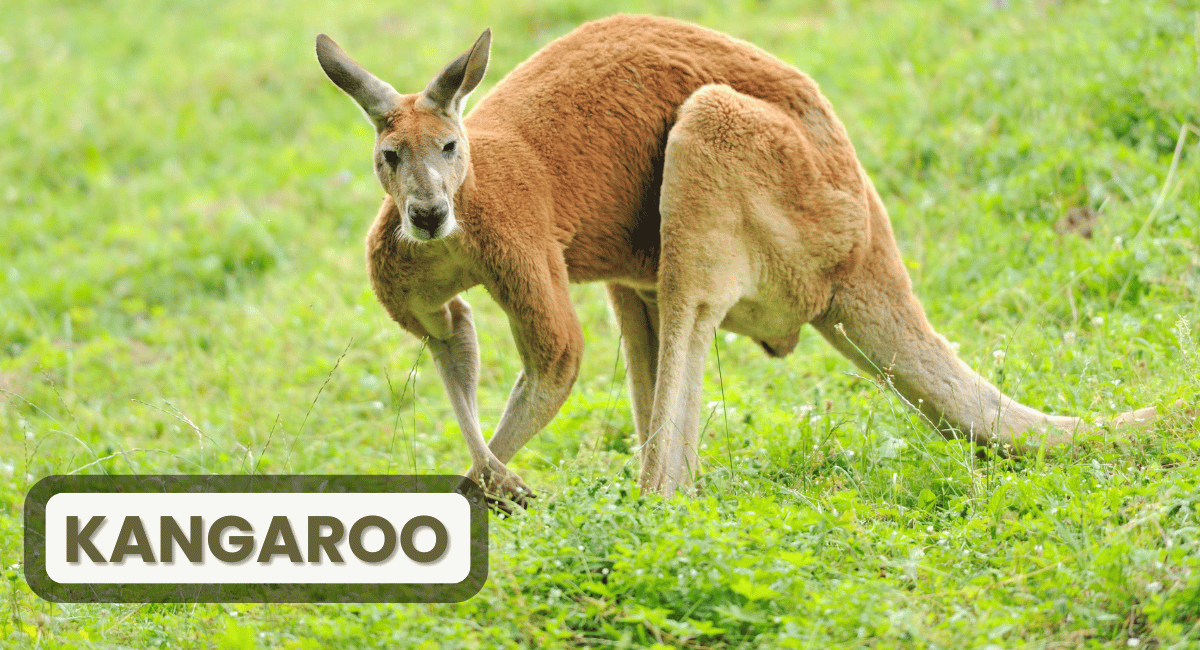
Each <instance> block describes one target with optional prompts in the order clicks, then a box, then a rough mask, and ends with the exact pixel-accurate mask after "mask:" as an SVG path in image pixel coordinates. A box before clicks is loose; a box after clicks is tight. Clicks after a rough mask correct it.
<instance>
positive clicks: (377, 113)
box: [317, 34, 400, 129]
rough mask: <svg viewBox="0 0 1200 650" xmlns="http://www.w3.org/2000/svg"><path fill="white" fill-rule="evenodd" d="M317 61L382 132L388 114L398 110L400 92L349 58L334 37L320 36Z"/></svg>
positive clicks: (331, 79) (330, 78) (318, 38)
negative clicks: (334, 40)
mask: <svg viewBox="0 0 1200 650" xmlns="http://www.w3.org/2000/svg"><path fill="white" fill-rule="evenodd" d="M317 61H319V62H320V63H321V69H323V70H324V71H325V74H326V75H327V76H328V77H329V80H330V81H332V82H333V83H334V84H336V85H337V87H338V88H341V89H342V90H343V91H345V93H346V94H347V95H350V97H352V98H354V101H356V102H358V105H359V106H362V109H363V111H364V112H365V113H366V114H367V118H368V119H370V120H371V122H372V123H373V124H374V125H375V128H376V129H381V128H383V126H384V125H385V124H386V123H387V119H386V117H387V115H388V113H390V112H391V111H392V110H393V109H395V108H396V103H397V102H399V100H400V93H398V92H396V89H395V88H392V87H391V86H389V85H388V84H387V83H386V82H384V81H382V80H380V79H379V78H378V77H376V76H375V75H373V74H371V73H370V72H367V70H366V68H364V67H362V66H361V65H359V64H358V63H356V62H355V61H354V59H352V58H350V55H349V54H346V52H345V51H344V50H342V48H340V47H338V44H337V43H335V42H333V39H332V38H329V37H328V36H326V35H324V34H319V35H318V36H317Z"/></svg>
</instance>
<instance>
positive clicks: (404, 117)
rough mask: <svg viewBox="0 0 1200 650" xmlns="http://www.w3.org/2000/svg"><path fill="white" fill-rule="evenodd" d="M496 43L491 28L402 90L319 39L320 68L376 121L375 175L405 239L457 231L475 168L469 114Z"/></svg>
mask: <svg viewBox="0 0 1200 650" xmlns="http://www.w3.org/2000/svg"><path fill="white" fill-rule="evenodd" d="M491 44H492V32H491V30H490V29H489V30H484V32H483V34H481V35H480V36H479V38H478V39H477V40H476V41H475V44H474V45H472V46H471V49H469V50H467V51H466V52H463V53H462V54H461V55H460V56H459V57H458V58H456V59H454V60H453V61H451V62H450V63H449V64H448V65H447V66H446V67H445V68H443V69H442V71H441V72H439V73H438V74H437V76H435V77H434V78H433V80H432V81H430V82H429V85H428V86H426V87H425V90H423V91H421V92H419V93H416V94H414V95H401V94H400V93H397V92H396V90H395V89H394V88H392V87H391V86H390V85H388V84H387V83H386V82H384V81H381V80H380V79H379V78H378V77H376V76H375V75H373V74H371V73H370V72H368V71H367V70H366V69H365V68H363V67H362V66H361V65H359V64H358V63H356V62H355V61H354V59H351V58H350V55H348V54H346V52H345V51H343V50H342V48H340V47H338V44H337V43H334V42H333V39H331V38H329V37H328V36H325V35H324V34H322V35H320V36H318V37H317V60H318V61H320V63H321V68H322V69H323V70H324V71H325V74H326V75H328V76H329V79H330V80H331V81H333V83H334V84H336V85H337V87H338V88H341V89H342V90H343V91H345V93H346V94H348V95H350V97H352V98H354V101H356V102H358V104H359V106H361V107H362V109H363V112H365V113H366V114H367V118H368V119H370V120H371V122H372V123H374V124H375V174H376V176H378V177H379V182H380V184H381V185H383V189H384V190H386V191H387V193H388V194H390V195H391V197H392V199H393V200H395V202H396V208H397V209H398V210H400V215H401V219H402V221H401V226H400V233H399V235H400V236H401V237H404V238H407V239H409V240H411V241H415V242H426V241H429V240H431V239H439V238H441V237H445V236H447V235H449V234H451V233H453V232H454V229H455V227H456V225H457V221H455V219H454V196H455V194H456V193H457V192H458V188H459V187H461V186H462V184H463V181H464V180H466V178H467V170H468V168H469V166H470V160H469V158H468V156H467V153H468V152H467V137H466V136H467V133H466V130H465V129H463V125H462V112H463V107H464V106H465V105H466V102H467V96H468V95H470V94H471V91H473V90H475V87H476V86H478V85H479V82H480V81H482V80H483V74H484V72H486V71H487V63H488V56H489V54H490V49H491Z"/></svg>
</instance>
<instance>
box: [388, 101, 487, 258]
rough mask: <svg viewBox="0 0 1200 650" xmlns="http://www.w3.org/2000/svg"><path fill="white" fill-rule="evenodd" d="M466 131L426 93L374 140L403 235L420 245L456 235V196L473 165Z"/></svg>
mask: <svg viewBox="0 0 1200 650" xmlns="http://www.w3.org/2000/svg"><path fill="white" fill-rule="evenodd" d="M466 135H467V134H466V131H465V130H464V129H463V126H462V119H461V118H459V116H458V114H456V113H446V112H444V111H441V110H439V109H438V108H437V107H435V106H433V105H432V104H431V103H430V102H429V101H427V100H425V99H423V97H422V95H411V96H407V97H405V98H403V100H402V101H401V107H400V108H399V109H398V110H397V111H395V112H394V113H393V115H392V117H391V118H390V119H389V120H388V123H387V126H386V128H384V129H383V130H381V131H380V132H379V133H378V135H377V136H376V138H375V175H376V176H378V177H379V183H380V184H381V185H382V186H383V189H384V190H386V191H387V193H388V194H390V195H391V196H392V199H394V200H395V202H396V208H397V209H398V210H399V211H400V216H401V219H402V225H401V229H400V235H401V236H402V237H405V238H409V239H412V240H414V241H417V242H424V241H429V240H431V239H439V238H441V237H445V236H447V235H449V234H451V233H453V232H454V230H455V228H456V227H457V224H458V222H457V221H456V220H455V218H454V196H455V194H456V193H457V192H458V188H459V187H461V186H462V184H463V181H464V180H465V179H466V177H467V167H468V165H469V164H470V163H469V158H468V155H467V154H468V147H467V137H466Z"/></svg>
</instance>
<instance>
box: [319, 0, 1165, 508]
mask: <svg viewBox="0 0 1200 650" xmlns="http://www.w3.org/2000/svg"><path fill="white" fill-rule="evenodd" d="M490 47H491V31H490V30H486V31H484V32H483V34H482V35H480V37H479V39H478V40H477V41H476V42H475V44H474V45H473V46H471V48H470V49H468V50H467V51H466V52H464V53H463V54H462V55H461V56H459V57H458V58H456V59H454V60H453V61H452V62H451V63H450V64H449V65H447V66H446V67H445V68H444V69H443V70H442V71H441V72H439V73H438V74H437V75H436V76H435V77H434V78H433V80H432V81H430V82H429V84H428V85H427V86H426V87H425V89H424V90H422V91H420V92H418V93H415V94H408V95H402V94H399V93H398V92H396V91H395V90H394V89H393V88H392V87H391V86H390V85H388V84H387V83H385V82H383V81H381V80H380V79H379V78H377V77H376V76H374V75H373V74H371V73H370V72H368V71H367V70H366V69H364V68H363V67H362V66H360V65H359V64H357V63H356V62H355V61H354V60H353V59H351V58H350V57H349V56H348V55H347V54H346V53H345V52H344V51H343V50H342V49H341V48H340V47H339V46H338V45H337V44H336V43H334V41H333V40H331V39H330V38H329V37H327V36H325V35H320V36H318V37H317V42H316V50H317V58H318V60H319V62H320V64H321V67H322V68H323V69H324V71H325V73H326V74H327V75H328V77H329V78H330V80H332V81H333V83H334V84H336V85H337V86H338V87H339V88H341V89H342V90H343V91H345V92H346V93H347V94H348V95H350V96H351V97H352V98H353V99H354V100H355V101H356V102H357V103H358V104H359V105H360V106H361V107H362V109H363V111H364V112H365V113H366V115H367V117H368V118H369V119H370V121H371V122H372V123H373V124H374V125H375V129H376V136H375V171H376V173H377V175H378V178H379V181H380V183H381V184H382V186H383V189H384V190H385V191H386V195H385V196H384V198H383V205H382V206H381V207H380V209H379V212H378V215H377V216H376V218H375V222H374V224H373V225H372V226H371V228H370V232H369V234H368V235H367V242H366V248H367V260H368V270H369V274H370V279H371V285H372V287H373V289H374V291H375V294H376V296H377V297H378V299H379V302H380V303H381V304H382V305H383V307H384V309H386V310H387V312H388V314H389V315H390V316H391V317H392V319H393V320H395V321H396V322H397V323H398V324H399V325H400V326H401V327H402V328H403V329H405V330H407V331H409V332H411V333H412V334H414V335H416V336H417V337H420V338H422V339H425V340H426V341H427V342H428V347H429V349H430V350H431V351H432V355H433V359H434V362H435V364H436V366H437V369H438V373H439V374H440V376H441V379H442V381H443V383H444V384H445V387H446V391H447V392H448V394H449V398H450V401H451V403H452V405H453V408H454V413H455V416H456V418H457V420H458V423H459V426H460V427H461V429H462V433H463V437H464V438H465V439H466V443H467V447H468V449H469V450H470V454H471V468H470V470H469V471H468V473H467V477H468V478H471V479H473V480H475V481H476V482H479V483H481V484H482V485H484V486H485V488H486V489H487V490H488V492H489V494H490V495H492V496H493V497H494V498H495V499H497V500H498V501H499V502H501V503H503V504H504V505H505V506H509V505H511V504H509V501H511V502H514V503H516V504H518V505H524V504H525V503H526V501H525V499H526V498H528V497H529V496H531V495H532V491H531V490H530V488H529V486H528V485H526V484H525V482H524V481H523V480H522V479H521V478H520V477H519V476H518V475H517V474H516V473H515V472H513V471H512V470H511V469H509V468H508V467H507V465H506V463H508V462H509V461H510V460H511V459H512V457H513V456H514V455H515V454H516V452H517V451H518V450H520V449H521V447H522V446H523V445H525V443H526V442H528V441H529V439H530V438H531V437H533V435H534V434H536V433H537V432H538V431H540V430H541V429H542V428H543V427H544V426H545V425H546V424H547V423H548V422H549V421H550V420H551V419H552V418H553V417H554V416H555V414H557V412H558V410H559V408H560V407H561V406H562V404H563V401H564V400H565V399H566V397H567V395H568V393H569V392H570V390H571V387H572V385H573V384H574V382H575V379H576V376H577V374H578V370H579V365H580V359H581V356H582V354H583V344H584V343H583V342H584V339H583V332H582V330H581V328H580V323H579V319H578V317H577V316H576V314H575V310H574V307H573V306H572V304H571V301H570V297H569V294H568V285H569V283H571V282H596V281H598V282H604V283H606V284H607V289H608V296H609V299H610V302H611V305H612V309H613V312H614V314H615V316H616V319H617V321H618V324H619V326H620V330H621V335H622V347H623V354H624V357H625V361H626V365H627V368H628V381H629V386H630V395H631V401H632V407H633V413H634V420H635V426H636V429H637V433H638V438H639V441H640V447H639V459H640V463H641V473H640V476H639V483H640V485H641V486H642V488H643V489H645V490H648V491H653V492H657V493H660V494H663V495H671V494H673V493H674V492H675V491H676V490H680V491H684V492H690V491H691V490H692V488H693V482H694V479H695V477H696V473H697V471H698V470H699V459H698V455H697V448H698V447H697V436H698V429H699V427H698V418H699V414H700V398H701V388H702V382H703V372H704V364H705V358H706V355H707V352H708V348H709V347H711V344H712V340H713V337H714V335H715V333H716V330H717V328H722V329H725V330H729V331H732V332H736V333H739V334H743V335H745V336H748V337H750V338H751V339H753V340H755V341H757V342H758V344H759V345H760V346H761V347H762V349H763V350H764V351H765V352H766V353H767V354H768V355H770V356H773V357H784V356H786V355H787V354H789V353H790V352H791V351H792V350H793V349H794V348H795V346H796V344H797V341H798V336H799V332H800V328H801V327H802V326H803V325H805V324H806V323H808V324H811V325H812V326H813V327H814V328H816V330H817V331H818V332H820V333H821V335H822V336H824V337H825V339H827V340H828V341H829V342H830V343H831V344H832V345H833V346H834V347H835V348H836V349H837V350H838V351H840V352H841V353H842V354H844V355H845V356H847V357H849V358H850V359H851V360H853V361H854V363H856V364H857V365H858V366H859V367H861V368H863V369H864V370H865V371H867V372H869V373H872V374H874V375H876V376H881V377H883V378H884V380H885V381H886V382H887V383H889V384H890V385H891V386H893V387H894V388H895V390H896V391H897V392H898V393H899V394H900V395H902V396H903V397H904V398H905V400H906V401H907V403H908V404H910V405H912V406H913V407H915V408H917V409H918V410H920V412H921V413H922V414H923V415H924V417H925V418H926V419H927V420H928V421H929V423H930V424H931V425H932V426H934V427H936V428H937V429H938V430H939V431H941V433H942V434H943V435H946V436H948V437H959V436H965V437H968V438H970V439H971V440H972V441H974V442H975V443H977V444H980V445H990V444H994V443H999V444H1001V445H1004V446H1008V447H1010V448H1012V449H1013V450H1014V451H1016V452H1018V453H1019V452H1021V451H1022V450H1026V449H1029V448H1031V447H1033V446H1035V445H1038V444H1046V445H1058V444H1062V443H1065V442H1069V441H1070V440H1071V439H1072V438H1073V436H1074V435H1075V434H1076V433H1077V432H1080V431H1083V430H1088V429H1091V428H1092V427H1090V426H1088V425H1087V424H1085V423H1084V422H1083V421H1082V420H1080V419H1078V418H1074V417H1065V416H1055V415H1048V414H1045V413H1042V412H1040V411H1038V410H1035V409H1033V408H1030V407H1028V406H1025V405H1022V404H1019V403H1017V402H1016V401H1014V400H1013V399H1012V398H1010V397H1008V396H1006V395H1004V394H1002V393H1001V392H1000V390H998V389H997V388H996V387H995V386H993V385H992V384H990V383H989V382H988V381H987V380H985V379H984V378H983V377H981V376H979V375H978V374H976V373H975V372H973V371H972V370H971V369H970V368H968V367H967V366H966V365H965V364H964V363H963V362H962V361H960V360H959V358H958V357H957V356H956V354H955V352H954V350H953V349H952V348H951V347H950V345H949V344H948V343H947V341H946V340H945V339H944V338H943V337H941V336H940V335H938V334H937V333H936V332H934V330H933V328H932V327H931V326H930V324H929V322H928V321H927V320H926V317H925V313H924V310H923V309H922V307H921V304H920V303H919V302H918V300H917V298H916V296H915V295H914V294H913V291H912V285H911V281H910V279H909V277H908V273H907V271H906V270H905V268H904V265H903V264H902V262H901V258H900V253H899V250H898V249H897V246H896V243H895V240H894V238H893V234H892V228H891V224H890V222H889V221H888V216H887V211H886V210H885V209H884V206H883V203H882V201H881V200H880V198H879V195H878V193H877V192H876V191H875V188H874V186H873V185H872V184H871V181H870V179H868V177H867V174H866V172H865V171H864V169H863V167H862V165H861V164H860V163H859V162H858V157H857V155H856V153H855V150H854V147H853V146H852V145H851V143H850V140H849V138H848V136H847V135H846V132H845V129H844V128H843V126H842V123H841V122H840V121H839V120H838V118H837V116H836V115H835V114H834V112H833V109H832V107H831V106H830V104H829V102H828V101H827V100H826V98H825V97H824V96H823V95H822V94H821V92H820V90H819V89H818V87H817V84H816V83H815V82H814V81H813V80H812V79H811V78H809V77H808V76H807V75H805V74H803V73H801V72H800V71H798V70H796V69H795V68H793V67H791V66H789V65H787V64H785V63H784V62H782V61H780V60H779V59H777V58H775V57H774V56H772V55H770V54H768V53H767V52H765V51H763V50H761V49H759V48H758V47H756V46H754V45H752V44H750V43H747V42H745V41H741V40H738V39H735V38H732V37H730V36H727V35H724V34H721V33H719V32H716V31H712V30H709V29H706V28H703V27H700V26H697V25H693V24H689V23H686V22H680V21H677V20H671V19H666V18H658V17H651V16H627V15H618V16H614V17H611V18H607V19H604V20H599V21H595V22H590V23H587V24H584V25H582V26H581V27H579V28H578V29H576V30H574V31H572V32H571V33H569V34H567V35H566V36H563V37H562V38H560V39H558V40H556V41H554V42H552V43H550V44H549V45H547V46H545V47H544V48H542V49H541V50H540V51H538V52H537V53H535V54H534V55H533V56H531V57H530V58H529V59H528V60H526V61H525V62H524V63H522V64H520V65H519V66H517V68H516V69H514V70H513V71H512V72H511V73H509V74H508V76H507V77H505V78H504V79H503V80H501V81H500V82H499V83H498V84H497V85H496V86H495V87H494V88H493V89H492V90H491V92H489V93H488V94H487V95H486V96H484V97H483V98H482V99H481V100H480V101H479V103H478V105H477V106H476V107H475V108H474V110H473V111H471V113H470V114H469V115H468V116H467V117H466V118H465V119H464V118H463V117H462V114H463V108H464V104H465V103H466V100H467V97H468V95H470V94H471V92H472V91H473V90H474V89H475V88H476V87H477V86H478V85H479V82H480V81H481V80H482V79H483V76H484V72H485V70H486V69H487V64H488V57H489V53H490ZM476 285H483V286H484V287H486V289H487V291H488V293H489V294H491V296H492V297H493V298H494V299H495V300H496V301H497V302H498V303H499V304H500V306H501V307H502V308H503V309H504V311H505V313H506V314H507V315H508V318H509V322H510V327H511V329H512V335H513V339H514V341H515V343H516V349H517V351H518V353H519V354H520V356H521V361H522V364H523V368H524V369H523V371H522V372H521V373H520V374H519V375H518V376H517V379H516V383H515V385H514V386H513V389H512V392H511V394H510V396H509V398H508V403H507V404H506V406H505V408H504V412H503V414H502V415H501V417H500V421H499V423H498V425H497V426H496V430H495V434H494V436H493V437H492V439H491V441H490V442H486V443H485V441H484V437H483V434H482V431H481V429H480V422H479V416H478V410H477V406H476V387H477V384H478V375H479V352H478V343H477V340H476V336H475V329H474V324H473V322H472V318H471V308H470V306H469V305H468V304H467V302H466V301H465V300H463V298H462V297H461V296H460V295H459V294H460V293H461V292H462V291H464V290H466V289H468V288H470V287H473V286H476ZM1155 415H1156V413H1155V410H1154V409H1153V408H1146V409H1141V410H1138V411H1132V412H1128V413H1123V414H1120V415H1118V416H1116V417H1114V418H1112V419H1111V420H1110V421H1109V424H1112V425H1117V426H1120V425H1126V424H1131V423H1135V422H1145V421H1148V420H1149V419H1150V418H1153V417H1154V416H1155Z"/></svg>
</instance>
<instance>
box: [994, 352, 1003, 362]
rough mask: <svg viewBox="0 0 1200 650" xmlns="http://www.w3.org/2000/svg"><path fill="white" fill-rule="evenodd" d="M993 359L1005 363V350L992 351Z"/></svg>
mask: <svg viewBox="0 0 1200 650" xmlns="http://www.w3.org/2000/svg"><path fill="white" fill-rule="evenodd" d="M992 360H993V361H995V362H996V363H997V364H1001V363H1004V350H996V351H995V352H993V353H992Z"/></svg>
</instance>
